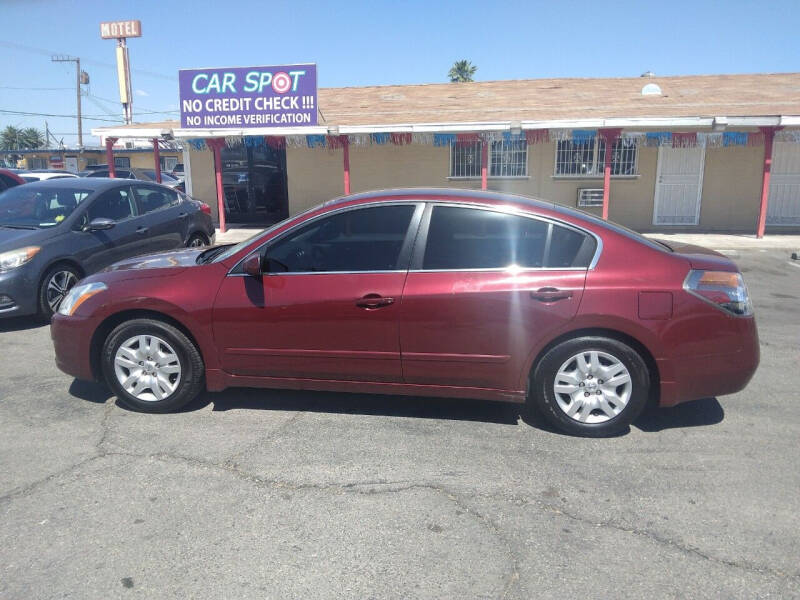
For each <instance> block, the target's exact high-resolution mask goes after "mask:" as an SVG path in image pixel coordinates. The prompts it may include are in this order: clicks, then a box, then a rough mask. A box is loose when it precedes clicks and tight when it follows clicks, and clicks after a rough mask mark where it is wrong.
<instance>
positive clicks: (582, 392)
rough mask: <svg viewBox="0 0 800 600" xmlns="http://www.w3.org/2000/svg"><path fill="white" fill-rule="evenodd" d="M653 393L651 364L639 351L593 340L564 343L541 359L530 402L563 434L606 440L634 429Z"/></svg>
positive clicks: (601, 338) (609, 339) (606, 339)
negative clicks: (651, 388) (632, 426)
mask: <svg viewBox="0 0 800 600" xmlns="http://www.w3.org/2000/svg"><path fill="white" fill-rule="evenodd" d="M649 395H650V377H649V373H648V370H647V366H646V365H645V363H644V360H642V357H641V356H640V355H639V353H638V352H637V351H636V350H634V349H633V348H631V347H630V346H629V345H627V344H625V343H623V342H621V341H619V340H615V339H612V338H605V337H595V336H587V337H579V338H575V339H571V340H567V341H565V342H562V343H560V344H558V345H557V346H555V347H553V348H552V349H550V350H549V351H548V352H547V353H546V354H545V355H544V356H543V357H542V358H541V360H540V361H539V363H538V365H537V366H536V368H535V370H534V372H533V375H532V377H531V390H530V397H529V399H528V401H529V402H532V403H534V404H535V405H536V407H537V408H538V409H539V410H540V411H541V412H542V414H543V415H544V416H545V418H547V420H548V421H550V423H552V424H553V425H554V426H555V427H557V428H558V429H560V430H562V431H565V432H567V433H571V434H573V435H581V436H587V437H605V436H609V435H614V434H616V433H619V432H620V431H622V430H624V429H625V428H626V427H628V426H629V425H630V424H631V423H632V422H633V420H634V419H636V417H638V416H639V414H640V413H641V412H642V410H643V409H644V407H645V406H646V404H647V399H648V397H649Z"/></svg>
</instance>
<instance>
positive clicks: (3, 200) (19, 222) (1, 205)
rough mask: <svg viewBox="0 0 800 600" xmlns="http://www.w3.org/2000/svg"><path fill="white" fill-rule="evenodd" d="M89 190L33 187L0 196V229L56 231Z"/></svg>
mask: <svg viewBox="0 0 800 600" xmlns="http://www.w3.org/2000/svg"><path fill="white" fill-rule="evenodd" d="M91 193H92V191H91V190H81V189H76V188H66V187H64V188H61V187H53V186H52V185H48V186H47V187H43V186H41V185H36V184H26V185H20V186H17V187H14V188H11V189H9V190H6V191H5V192H3V193H2V194H0V226H5V227H21V228H24V229H44V228H47V227H55V226H56V225H58V224H59V223H61V222H62V221H63V220H64V219H66V218H67V217H68V216H70V215H71V214H72V213H73V212H74V211H75V209H76V208H78V205H79V204H80V203H81V202H83V201H84V200H85V199H86V198H87V197H88V196H89V195H90V194H91Z"/></svg>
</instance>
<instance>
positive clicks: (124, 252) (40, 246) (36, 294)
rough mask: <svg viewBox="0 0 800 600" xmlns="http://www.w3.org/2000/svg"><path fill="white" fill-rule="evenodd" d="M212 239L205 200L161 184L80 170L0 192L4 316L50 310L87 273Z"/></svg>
mask: <svg viewBox="0 0 800 600" xmlns="http://www.w3.org/2000/svg"><path fill="white" fill-rule="evenodd" d="M213 242H214V225H213V223H212V221H211V211H210V209H209V207H208V205H206V204H203V203H202V202H197V201H196V200H192V199H191V198H189V197H187V196H185V195H184V194H182V193H180V192H178V191H176V190H172V189H170V188H168V187H166V186H163V185H158V184H155V183H146V182H143V181H132V180H130V179H105V178H92V179H86V178H75V179H56V180H51V181H41V182H38V183H28V184H25V185H20V186H17V187H15V188H11V189H9V190H7V191H5V192H3V193H1V194H0V318H2V317H11V316H20V315H32V314H38V315H40V316H41V317H42V318H49V317H50V316H51V315H52V314H53V312H54V311H55V310H56V309H57V308H58V305H59V304H60V302H61V300H62V299H63V298H64V295H65V294H66V293H67V291H68V290H69V289H70V288H71V287H72V286H73V285H75V283H76V282H77V281H78V280H79V279H81V278H82V277H84V276H86V275H89V274H90V273H94V272H96V271H99V270H101V269H103V268H104V267H107V266H108V265H110V264H112V263H114V262H117V261H119V260H122V259H124V258H129V257H131V256H136V255H140V254H148V253H151V252H162V251H164V250H171V249H174V248H180V247H185V246H189V247H192V246H198V247H201V246H206V245H209V244H212V243H213Z"/></svg>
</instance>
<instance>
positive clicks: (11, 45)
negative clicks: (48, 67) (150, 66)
mask: <svg viewBox="0 0 800 600" xmlns="http://www.w3.org/2000/svg"><path fill="white" fill-rule="evenodd" d="M0 46H5V47H6V48H14V49H15V50H22V51H24V52H32V53H33V54H41V55H43V56H51V55H53V54H59V53H58V52H55V51H53V50H46V49H44V48H37V47H35V46H26V45H24V44H17V43H15V42H7V41H5V40H0ZM81 61H82V62H83V63H84V64H87V65H94V66H96V67H103V68H105V69H114V70H115V71H116V70H117V65H115V64H111V63H106V62H102V61H99V60H92V59H90V58H87V59H81ZM131 71H133V72H134V73H138V74H139V75H144V76H146V77H153V78H155V79H164V80H166V81H175V80H176V79H177V77H176V76H175V75H165V74H164V73H157V72H156V71H149V70H147V69H131Z"/></svg>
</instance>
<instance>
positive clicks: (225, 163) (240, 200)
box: [222, 144, 289, 226]
mask: <svg viewBox="0 0 800 600" xmlns="http://www.w3.org/2000/svg"><path fill="white" fill-rule="evenodd" d="M222 184H223V188H224V191H225V219H226V221H227V222H228V223H229V224H231V225H236V224H242V225H257V226H266V225H270V224H272V223H276V222H278V221H280V220H282V219H285V218H286V217H288V216H289V202H288V193H287V188H286V151H285V150H275V149H273V148H270V147H269V146H267V145H261V146H255V147H250V146H246V145H244V144H243V145H241V146H238V147H233V148H227V147H225V148H223V149H222Z"/></svg>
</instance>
